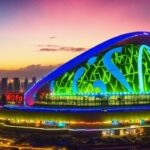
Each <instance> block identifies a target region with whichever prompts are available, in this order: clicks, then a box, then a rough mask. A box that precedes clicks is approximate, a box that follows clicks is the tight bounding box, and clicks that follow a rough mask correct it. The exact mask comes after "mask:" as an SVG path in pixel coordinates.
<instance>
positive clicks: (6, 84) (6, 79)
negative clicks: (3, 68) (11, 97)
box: [1, 77, 8, 93]
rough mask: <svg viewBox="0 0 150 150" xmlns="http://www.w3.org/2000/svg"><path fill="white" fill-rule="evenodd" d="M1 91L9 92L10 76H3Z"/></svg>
mask: <svg viewBox="0 0 150 150" xmlns="http://www.w3.org/2000/svg"><path fill="white" fill-rule="evenodd" d="M1 88H2V89H1V92H2V93H6V92H7V89H8V78H6V77H5V78H2V81H1Z"/></svg>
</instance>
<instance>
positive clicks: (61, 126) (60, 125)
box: [58, 122, 66, 128]
mask: <svg viewBox="0 0 150 150" xmlns="http://www.w3.org/2000/svg"><path fill="white" fill-rule="evenodd" d="M65 126H66V124H65V123H62V122H58V127H59V128H64V127H65Z"/></svg>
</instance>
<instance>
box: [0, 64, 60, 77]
mask: <svg viewBox="0 0 150 150" xmlns="http://www.w3.org/2000/svg"><path fill="white" fill-rule="evenodd" d="M58 66H59V65H57V66H53V65H49V66H42V65H40V64H37V65H29V66H27V67H24V68H20V69H16V70H0V79H1V78H2V77H8V78H9V79H12V78H14V77H19V78H20V79H24V78H26V77H27V78H29V79H31V78H32V77H34V76H35V77H36V78H37V79H39V78H41V77H42V76H44V75H45V74H48V73H49V72H51V71H52V70H54V69H55V68H57V67H58Z"/></svg>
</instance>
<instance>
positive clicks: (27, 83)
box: [24, 78, 29, 91]
mask: <svg viewBox="0 0 150 150" xmlns="http://www.w3.org/2000/svg"><path fill="white" fill-rule="evenodd" d="M28 88H29V81H28V78H25V80H24V91H27V90H28Z"/></svg>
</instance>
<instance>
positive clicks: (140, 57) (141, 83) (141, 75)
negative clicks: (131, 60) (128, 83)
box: [138, 45, 150, 93]
mask: <svg viewBox="0 0 150 150" xmlns="http://www.w3.org/2000/svg"><path fill="white" fill-rule="evenodd" d="M144 48H145V49H146V50H147V51H148V52H149V53H150V47H148V46H146V45H142V46H141V47H140V49H139V55H138V78H139V90H140V92H141V93H142V92H144V85H143V70H142V54H143V50H144Z"/></svg>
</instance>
